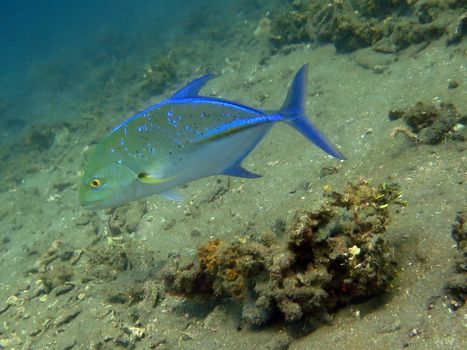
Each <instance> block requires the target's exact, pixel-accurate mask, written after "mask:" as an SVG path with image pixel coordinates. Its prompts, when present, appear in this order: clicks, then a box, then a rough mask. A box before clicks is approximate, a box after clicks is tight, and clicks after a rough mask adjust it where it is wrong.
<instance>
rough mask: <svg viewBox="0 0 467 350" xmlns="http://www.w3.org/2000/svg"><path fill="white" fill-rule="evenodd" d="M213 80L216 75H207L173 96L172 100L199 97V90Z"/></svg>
mask: <svg viewBox="0 0 467 350" xmlns="http://www.w3.org/2000/svg"><path fill="white" fill-rule="evenodd" d="M212 78H214V74H206V75H203V76H202V77H199V78H197V79H195V80H193V81H192V82H191V83H188V84H187V85H185V86H184V87H182V88H181V89H180V90H178V91H177V92H176V93H174V94H173V95H172V97H171V98H172V99H178V98H189V97H197V96H198V92H199V90H201V89H202V88H203V86H204V85H205V84H206V83H207V82H208V81H209V80H211V79H212Z"/></svg>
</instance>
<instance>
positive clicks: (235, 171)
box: [221, 165, 261, 179]
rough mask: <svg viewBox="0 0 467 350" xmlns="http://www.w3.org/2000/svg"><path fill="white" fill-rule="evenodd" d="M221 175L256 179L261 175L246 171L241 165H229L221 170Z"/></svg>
mask: <svg viewBox="0 0 467 350" xmlns="http://www.w3.org/2000/svg"><path fill="white" fill-rule="evenodd" d="M221 175H229V176H236V177H244V178H247V179H257V178H259V177H261V175H259V174H255V173H252V172H251V171H248V170H246V169H245V168H243V167H242V166H241V165H234V166H231V167H229V168H227V169H225V170H224V171H222V173H221Z"/></svg>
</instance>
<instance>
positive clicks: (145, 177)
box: [136, 171, 177, 184]
mask: <svg viewBox="0 0 467 350" xmlns="http://www.w3.org/2000/svg"><path fill="white" fill-rule="evenodd" d="M136 177H137V178H138V180H139V181H141V182H142V183H145V184H160V183H164V182H168V181H170V180H173V179H175V178H176V177H177V175H175V176H171V177H157V176H154V175H151V174H149V173H147V172H144V171H142V172H140V173H139V174H138V175H137V176H136Z"/></svg>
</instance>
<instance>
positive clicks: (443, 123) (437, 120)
mask: <svg viewBox="0 0 467 350" xmlns="http://www.w3.org/2000/svg"><path fill="white" fill-rule="evenodd" d="M400 118H402V119H403V120H404V121H405V123H406V124H407V125H408V126H409V128H410V129H411V131H409V130H405V131H402V130H398V131H397V132H396V133H395V135H396V134H397V133H399V132H403V133H404V134H405V135H406V136H408V137H409V138H410V139H413V140H414V141H416V142H420V143H426V144H438V143H440V142H443V141H445V140H447V139H456V140H461V141H462V140H464V139H465V136H464V133H465V130H464V124H465V120H466V118H467V116H461V115H460V113H459V112H458V111H457V109H456V107H455V106H454V105H453V104H452V103H444V102H441V103H440V104H439V105H435V104H427V103H424V102H417V103H416V104H415V106H413V107H410V108H408V109H406V110H392V111H390V112H389V119H390V120H397V119H400ZM395 135H394V136H395Z"/></svg>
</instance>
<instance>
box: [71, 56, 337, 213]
mask: <svg viewBox="0 0 467 350" xmlns="http://www.w3.org/2000/svg"><path fill="white" fill-rule="evenodd" d="M212 77H213V76H212V75H205V76H203V77H201V78H198V79H196V80H194V81H193V82H191V83H190V84H188V85H187V86H185V87H184V88H182V89H181V90H179V91H177V92H176V93H175V94H174V95H173V96H172V97H170V98H168V99H166V100H164V101H162V102H160V103H158V104H156V105H154V106H151V107H149V108H147V109H146V110H144V111H141V112H139V113H137V114H135V115H134V116H132V117H130V118H128V119H127V120H125V121H124V122H122V123H120V124H119V125H117V126H116V127H115V128H114V129H113V130H112V131H111V132H110V133H109V134H108V135H107V137H105V138H104V139H103V140H102V141H101V142H100V143H99V144H98V145H97V146H96V148H95V149H94V151H93V153H92V154H91V156H90V158H89V160H88V162H87V165H86V169H85V172H84V175H83V179H82V183H81V188H80V202H81V205H82V206H83V207H84V208H86V209H101V208H107V207H112V206H118V205H121V204H124V203H126V202H129V201H132V200H136V199H139V198H143V197H146V196H149V195H152V194H163V195H165V196H166V197H169V198H171V199H177V197H178V196H177V195H176V194H175V192H174V191H173V189H174V188H176V187H177V186H180V185H183V184H185V183H188V182H191V181H194V180H196V179H199V178H203V177H206V176H211V175H219V174H222V175H230V176H238V177H245V178H256V177H259V175H257V174H254V173H251V172H249V171H248V170H246V169H244V168H243V167H242V166H241V163H242V161H243V159H244V158H245V157H246V156H247V155H248V154H249V153H250V152H251V151H252V150H253V149H254V148H255V146H256V145H257V144H258V143H259V142H260V141H261V140H262V139H263V137H264V136H265V135H266V134H267V132H268V131H269V130H270V129H271V127H272V126H273V125H274V123H275V122H279V121H281V122H285V123H288V124H289V125H291V126H292V127H294V128H295V129H297V130H298V131H299V132H301V133H302V134H303V135H304V136H305V137H307V138H308V139H309V140H310V141H312V142H313V143H315V144H316V145H317V146H318V147H320V148H322V149H323V150H324V151H326V152H327V153H329V154H331V155H332V156H334V157H336V158H338V159H344V157H343V155H342V154H341V153H340V151H339V150H337V148H336V147H335V146H334V145H332V143H331V142H329V141H328V140H327V138H326V137H325V136H324V135H323V134H322V133H321V132H320V131H319V130H318V129H316V128H315V127H314V126H313V125H312V124H311V122H310V121H309V120H308V118H307V117H306V115H305V111H304V98H305V96H306V80H307V65H305V66H303V67H302V68H301V69H300V70H299V71H298V73H297V74H296V76H295V78H294V81H293V83H292V86H291V88H290V90H289V94H288V96H287V99H286V101H285V103H284V106H283V107H282V108H281V110H279V111H278V112H273V113H265V112H264V111H261V110H258V109H254V108H250V107H247V106H244V105H241V104H237V103H235V102H231V101H228V100H224V99H218V98H211V97H203V96H199V95H198V93H199V90H200V89H201V88H202V87H203V86H204V84H205V83H206V82H207V81H209V80H210V79H211V78H212Z"/></svg>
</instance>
